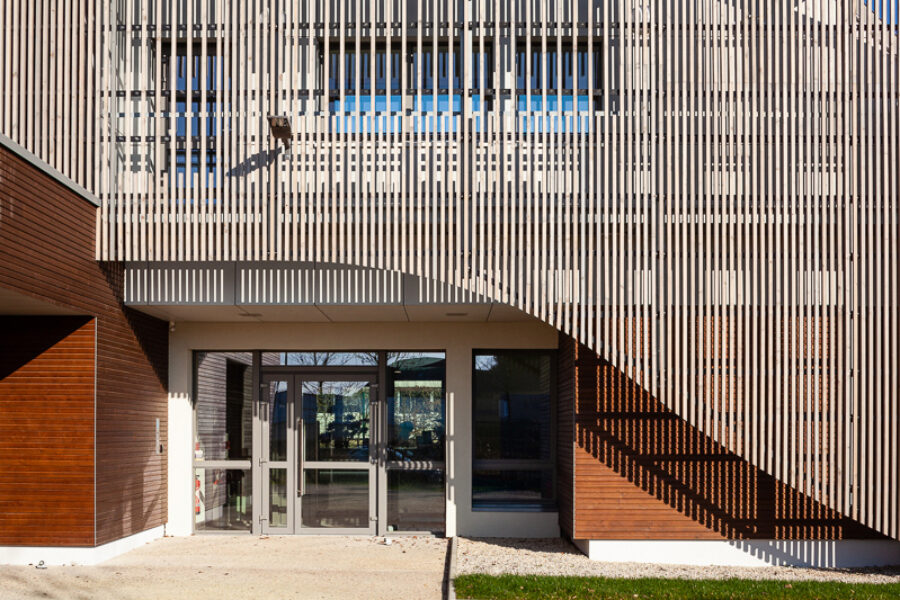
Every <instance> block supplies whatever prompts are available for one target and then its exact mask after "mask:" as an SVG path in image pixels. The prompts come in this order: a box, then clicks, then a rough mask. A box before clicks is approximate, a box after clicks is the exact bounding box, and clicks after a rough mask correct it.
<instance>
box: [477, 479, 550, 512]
mask: <svg viewBox="0 0 900 600" xmlns="http://www.w3.org/2000/svg"><path fill="white" fill-rule="evenodd" d="M554 492H555V484H554V481H553V470H552V469H547V470H543V471H530V470H529V471H513V470H482V469H476V470H475V471H473V472H472V508H474V509H476V510H477V509H491V508H503V509H507V510H509V509H513V510H515V509H516V508H518V509H519V510H553V508H554V507H555V502H554V496H555V493H554Z"/></svg>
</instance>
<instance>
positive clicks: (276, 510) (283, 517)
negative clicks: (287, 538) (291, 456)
mask: <svg viewBox="0 0 900 600" xmlns="http://www.w3.org/2000/svg"><path fill="white" fill-rule="evenodd" d="M287 506H288V495H287V469H269V527H287Z"/></svg>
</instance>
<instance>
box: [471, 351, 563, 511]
mask: <svg viewBox="0 0 900 600" xmlns="http://www.w3.org/2000/svg"><path fill="white" fill-rule="evenodd" d="M553 355H554V354H553V351H551V350H498V351H477V352H475V355H474V373H473V378H472V379H473V388H474V389H473V402H472V405H473V446H474V447H473V463H472V508H473V510H534V511H540V510H555V509H556V482H555V469H554V467H555V440H554V432H555V424H554V421H555V410H554V409H555V400H554V394H553V390H554V387H555V379H554V372H553V364H554V361H553Z"/></svg>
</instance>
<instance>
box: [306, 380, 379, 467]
mask: <svg viewBox="0 0 900 600" xmlns="http://www.w3.org/2000/svg"><path fill="white" fill-rule="evenodd" d="M303 438H304V440H305V441H304V445H305V447H306V454H305V456H304V457H303V460H304V461H316V460H339V461H365V460H368V459H369V382H367V381H304V382H303Z"/></svg>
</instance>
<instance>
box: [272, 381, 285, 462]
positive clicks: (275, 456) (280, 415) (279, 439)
mask: <svg viewBox="0 0 900 600" xmlns="http://www.w3.org/2000/svg"><path fill="white" fill-rule="evenodd" d="M287 419H288V382H287V381H272V382H270V383H269V460H273V461H274V460H287V429H288V427H287V426H288V422H287Z"/></svg>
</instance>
